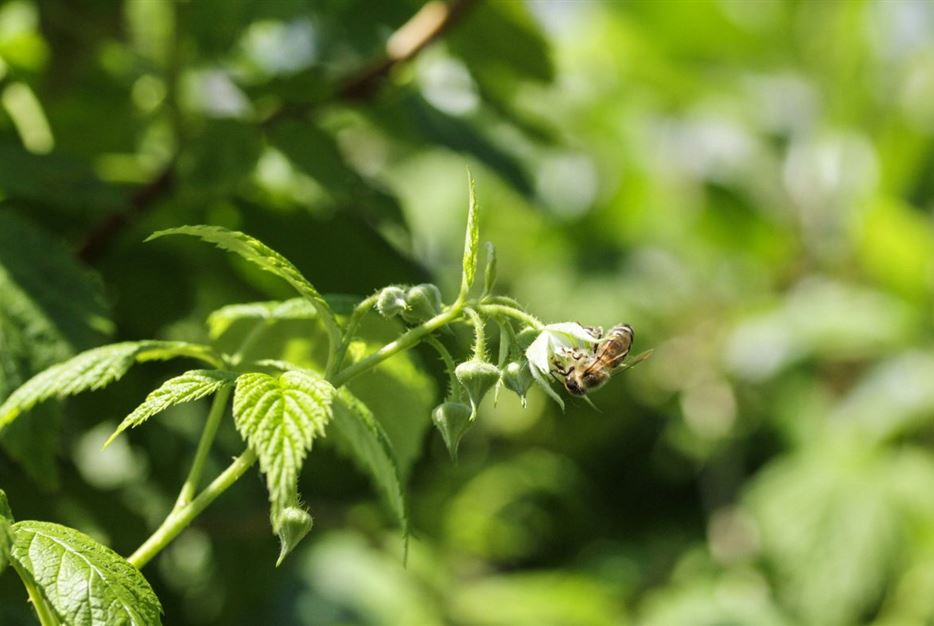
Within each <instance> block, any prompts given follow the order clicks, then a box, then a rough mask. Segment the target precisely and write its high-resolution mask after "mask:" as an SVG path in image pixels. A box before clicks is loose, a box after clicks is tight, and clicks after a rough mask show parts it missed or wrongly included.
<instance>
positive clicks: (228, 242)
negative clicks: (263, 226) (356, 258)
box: [146, 225, 340, 338]
mask: <svg viewBox="0 0 934 626" xmlns="http://www.w3.org/2000/svg"><path fill="white" fill-rule="evenodd" d="M166 235H191V236H193V237H198V238H199V239H202V240H204V241H208V242H210V243H213V244H214V245H216V246H217V247H218V248H220V249H222V250H227V251H229V252H234V253H236V254H239V255H240V256H241V257H243V258H244V259H246V260H247V261H249V262H250V263H253V264H255V265H257V266H259V267H260V268H262V269H264V270H266V271H267V272H271V273H272V274H275V275H276V276H278V277H280V278H282V279H284V280H285V281H286V282H288V283H289V284H290V285H292V287H294V288H295V290H296V291H297V292H298V293H300V294H301V295H302V296H304V297H305V298H307V299H308V300H309V301H310V302H311V303H312V304H314V305H315V308H316V309H318V312H319V313H320V314H321V317H322V319H323V320H324V323H325V325H326V326H327V328H328V333H329V334H330V335H331V337H332V338H334V337H337V338H339V336H340V328H339V327H338V325H337V321H336V320H335V319H334V314H333V313H332V311H331V308H330V307H329V306H328V304H327V302H325V300H324V297H323V296H322V295H321V294H320V293H318V290H317V289H315V288H314V287H313V286H312V284H311V283H310V282H308V280H307V279H306V278H305V277H304V276H302V273H301V272H299V271H298V268H296V267H295V266H294V265H292V263H291V261H289V260H288V259H286V258H285V257H284V256H282V255H281V254H279V253H278V252H276V251H275V250H273V249H272V248H270V247H269V246H267V245H266V244H264V243H262V242H261V241H259V240H258V239H254V238H253V237H250V236H249V235H245V234H243V233H241V232H239V231H236V230H227V229H226V228H221V227H220V226H204V225H201V226H179V227H177V228H169V229H167V230H160V231H157V232H155V233H153V234H151V235H150V236H149V237H148V238H147V239H146V241H152V240H153V239H157V238H159V237H164V236H166Z"/></svg>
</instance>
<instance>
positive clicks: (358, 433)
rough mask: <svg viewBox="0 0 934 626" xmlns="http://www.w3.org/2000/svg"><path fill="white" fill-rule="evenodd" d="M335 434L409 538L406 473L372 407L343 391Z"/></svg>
mask: <svg viewBox="0 0 934 626" xmlns="http://www.w3.org/2000/svg"><path fill="white" fill-rule="evenodd" d="M333 409H334V414H333V416H332V421H333V425H334V432H336V433H337V435H338V436H339V437H340V439H341V442H342V443H343V444H345V445H344V446H343V447H345V448H346V449H347V450H348V451H349V452H350V454H351V455H352V456H353V458H354V460H355V461H356V462H357V464H358V465H359V466H360V467H361V468H362V469H364V470H365V471H366V472H367V473H369V475H370V477H371V478H372V479H373V482H374V483H375V484H376V487H377V488H378V489H379V490H380V491H381V492H382V494H383V497H384V498H385V499H386V503H387V504H388V505H389V508H390V509H391V510H392V512H393V514H394V515H395V516H396V518H397V519H398V520H399V525H400V526H401V527H402V531H403V533H405V534H406V535H408V530H409V526H408V524H409V521H408V512H407V510H406V504H405V493H404V490H403V486H402V474H401V472H400V471H399V464H398V462H397V461H396V454H395V452H394V451H393V449H392V443H391V442H390V441H389V437H388V436H387V435H386V431H384V430H383V427H382V426H380V424H379V422H377V421H376V419H375V418H374V417H373V413H372V412H370V409H369V407H367V405H365V404H364V403H363V402H362V401H360V400H359V399H358V398H357V397H356V396H354V395H353V394H352V393H350V391H349V390H347V389H345V388H341V389H339V390H338V391H337V395H336V397H335V399H334V406H333Z"/></svg>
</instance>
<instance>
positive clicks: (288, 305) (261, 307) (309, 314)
mask: <svg viewBox="0 0 934 626" xmlns="http://www.w3.org/2000/svg"><path fill="white" fill-rule="evenodd" d="M317 314H318V312H317V310H316V309H315V307H314V305H313V304H312V303H311V302H309V301H308V300H306V299H304V298H291V299H289V300H272V301H268V302H246V303H244V304H230V305H227V306H225V307H221V308H219V309H217V310H216V311H214V312H213V313H211V314H210V315H209V316H208V332H209V333H210V335H211V338H212V339H217V338H218V337H220V336H221V335H223V334H224V333H225V332H227V329H229V328H230V327H231V326H232V325H233V324H234V323H235V322H237V321H238V320H243V319H251V320H263V321H271V320H308V319H314V318H315V316H316V315H317Z"/></svg>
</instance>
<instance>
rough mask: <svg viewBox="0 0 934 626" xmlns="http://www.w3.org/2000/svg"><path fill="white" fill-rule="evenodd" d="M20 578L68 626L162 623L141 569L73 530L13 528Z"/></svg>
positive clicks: (48, 525) (29, 524) (27, 525)
mask: <svg viewBox="0 0 934 626" xmlns="http://www.w3.org/2000/svg"><path fill="white" fill-rule="evenodd" d="M10 530H11V532H12V535H13V546H12V549H11V551H10V557H11V560H12V561H13V563H14V565H15V567H16V570H17V572H18V573H19V574H20V576H23V577H24V578H25V577H28V579H29V582H30V583H31V584H32V585H34V586H35V587H36V588H38V590H39V593H40V594H41V595H42V599H43V600H45V601H46V603H47V604H48V606H49V607H50V608H51V609H52V610H53V611H54V612H55V615H56V617H57V618H58V619H59V620H60V621H61V622H62V623H63V624H65V625H67V626H97V625H98V624H106V625H110V624H127V625H133V626H136V625H138V626H151V625H158V624H161V623H162V618H161V614H162V605H161V604H160V603H159V599H158V598H157V597H156V594H155V593H153V591H152V588H151V587H150V586H149V583H148V582H147V581H146V579H145V578H144V577H143V575H142V574H141V573H140V571H139V570H138V569H136V568H135V567H133V566H132V565H130V564H129V563H128V562H127V561H126V559H124V558H123V557H121V556H120V555H119V554H117V553H116V552H114V551H113V550H111V549H110V548H107V547H104V546H102V545H101V544H99V543H98V542H96V541H94V540H93V539H91V538H90V537H88V536H87V535H85V534H84V533H80V532H78V531H77V530H75V529H73V528H68V527H67V526H60V525H58V524H51V523H48V522H33V521H26V522H18V523H16V524H13V525H12V526H11V527H10Z"/></svg>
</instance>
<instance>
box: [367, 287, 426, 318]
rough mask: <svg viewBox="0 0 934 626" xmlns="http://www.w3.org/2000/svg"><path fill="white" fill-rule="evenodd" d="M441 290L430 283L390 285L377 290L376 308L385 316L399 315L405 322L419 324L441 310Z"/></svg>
mask: <svg viewBox="0 0 934 626" xmlns="http://www.w3.org/2000/svg"><path fill="white" fill-rule="evenodd" d="M441 307H442V304H441V291H439V290H438V288H437V287H436V286H434V285H432V284H430V283H424V284H421V285H415V286H414V287H408V288H404V287H400V286H397V285H390V286H389V287H386V288H384V289H383V290H382V291H380V292H379V296H378V297H377V300H376V310H377V311H379V313H380V315H382V316H383V317H386V318H390V317H396V316H399V317H401V318H402V320H403V321H404V322H405V323H406V324H411V325H415V324H421V323H422V322H424V321H426V320H429V319H431V318H432V317H434V316H435V315H437V314H438V313H440V312H441Z"/></svg>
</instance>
